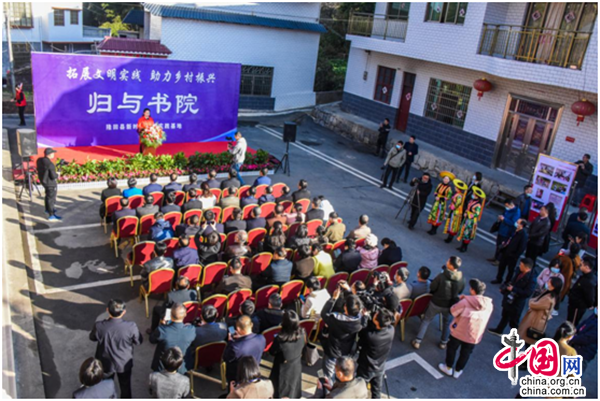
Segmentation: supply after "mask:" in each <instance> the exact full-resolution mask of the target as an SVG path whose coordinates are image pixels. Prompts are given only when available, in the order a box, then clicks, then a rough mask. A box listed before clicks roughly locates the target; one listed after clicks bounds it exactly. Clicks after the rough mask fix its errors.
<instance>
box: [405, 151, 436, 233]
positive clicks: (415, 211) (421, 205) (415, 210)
mask: <svg viewBox="0 0 600 401" xmlns="http://www.w3.org/2000/svg"><path fill="white" fill-rule="evenodd" d="M406 164H408V161H407V162H406V163H405V165H406ZM430 178H431V177H430V176H429V174H427V173H425V174H423V176H422V177H421V179H420V180H419V179H418V178H413V180H412V181H411V182H410V186H411V187H414V186H415V185H416V186H417V188H416V190H414V191H415V192H414V195H413V197H412V199H411V200H410V220H409V222H408V228H409V229H411V230H412V229H413V228H414V227H415V224H417V219H418V218H419V214H421V212H422V211H423V209H425V205H426V204H427V197H428V196H429V194H430V193H431V191H432V190H433V185H431V180H430ZM411 192H412V191H411Z"/></svg>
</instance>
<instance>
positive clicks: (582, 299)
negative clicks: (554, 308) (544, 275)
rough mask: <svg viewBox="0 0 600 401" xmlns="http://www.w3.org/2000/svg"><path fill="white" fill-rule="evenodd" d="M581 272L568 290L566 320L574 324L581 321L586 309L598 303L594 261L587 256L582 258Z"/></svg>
mask: <svg viewBox="0 0 600 401" xmlns="http://www.w3.org/2000/svg"><path fill="white" fill-rule="evenodd" d="M581 272H582V273H583V274H582V275H581V277H579V279H578V280H577V282H576V283H575V285H574V286H573V288H571V290H570V291H569V308H568V312H567V320H568V321H570V322H573V324H574V325H575V326H577V325H578V324H579V322H580V321H581V318H582V317H583V315H584V313H585V310H586V309H589V308H591V307H592V306H594V305H597V304H598V303H597V302H598V301H597V300H596V291H597V290H596V286H597V285H598V283H597V279H596V275H595V274H594V261H593V260H592V259H591V258H590V257H589V256H585V257H584V258H583V263H582V264H581Z"/></svg>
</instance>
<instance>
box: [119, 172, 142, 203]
mask: <svg viewBox="0 0 600 401" xmlns="http://www.w3.org/2000/svg"><path fill="white" fill-rule="evenodd" d="M136 185H137V180H136V179H135V178H134V177H131V178H129V179H128V180H127V187H128V188H127V189H126V190H124V191H123V197H124V198H130V197H132V196H134V195H143V194H144V193H143V192H142V190H141V189H139V188H136Z"/></svg>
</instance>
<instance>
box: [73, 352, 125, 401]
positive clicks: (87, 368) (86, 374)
mask: <svg viewBox="0 0 600 401" xmlns="http://www.w3.org/2000/svg"><path fill="white" fill-rule="evenodd" d="M79 382H80V383H81V387H80V388H79V389H78V390H76V391H75V392H73V398H119V397H118V395H117V387H116V386H115V380H114V379H113V378H112V377H109V378H105V377H104V369H103V368H102V362H100V361H99V360H98V359H95V358H88V359H86V360H85V361H83V363H82V364H81V367H80V368H79Z"/></svg>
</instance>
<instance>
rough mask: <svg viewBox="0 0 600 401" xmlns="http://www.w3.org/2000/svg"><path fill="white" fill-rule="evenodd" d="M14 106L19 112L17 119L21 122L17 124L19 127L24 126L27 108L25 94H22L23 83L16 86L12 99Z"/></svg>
mask: <svg viewBox="0 0 600 401" xmlns="http://www.w3.org/2000/svg"><path fill="white" fill-rule="evenodd" d="M13 101H14V102H15V105H16V106H17V110H18V111H19V118H20V119H21V122H20V123H19V126H20V127H24V126H25V107H27V99H25V93H23V83H20V84H19V85H18V86H17V90H16V91H15V98H14V99H13Z"/></svg>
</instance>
